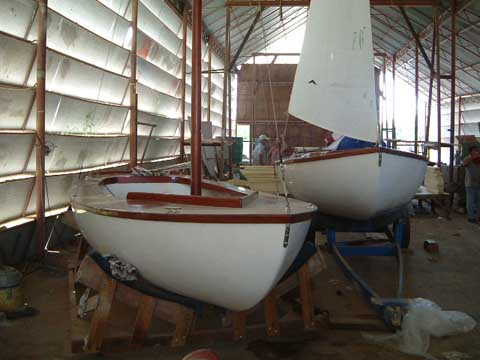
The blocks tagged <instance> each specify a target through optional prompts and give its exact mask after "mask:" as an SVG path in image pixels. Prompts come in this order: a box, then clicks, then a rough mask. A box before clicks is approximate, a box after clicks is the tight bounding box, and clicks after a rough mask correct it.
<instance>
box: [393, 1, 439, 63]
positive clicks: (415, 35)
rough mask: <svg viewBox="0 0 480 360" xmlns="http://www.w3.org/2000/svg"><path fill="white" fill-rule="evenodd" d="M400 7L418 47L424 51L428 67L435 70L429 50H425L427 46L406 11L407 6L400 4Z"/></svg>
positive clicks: (424, 58)
mask: <svg viewBox="0 0 480 360" xmlns="http://www.w3.org/2000/svg"><path fill="white" fill-rule="evenodd" d="M399 8H400V12H401V13H402V16H403V18H404V19H405V22H406V23H407V26H408V28H409V30H410V32H411V33H412V35H413V38H414V39H415V43H416V45H417V47H418V48H419V50H420V51H421V53H422V56H423V60H425V63H426V64H427V66H428V68H429V69H430V70H433V64H432V62H431V60H430V59H429V58H428V55H427V52H426V51H425V48H424V47H423V45H422V42H421V41H420V36H419V35H418V33H417V32H416V31H415V28H414V27H413V24H412V22H411V21H410V18H409V17H408V15H407V12H406V11H405V8H404V7H403V6H399Z"/></svg>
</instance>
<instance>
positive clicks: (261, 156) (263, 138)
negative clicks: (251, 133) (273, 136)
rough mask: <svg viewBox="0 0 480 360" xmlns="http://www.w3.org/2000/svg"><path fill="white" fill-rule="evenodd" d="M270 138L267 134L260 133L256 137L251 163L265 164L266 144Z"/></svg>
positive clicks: (266, 158)
mask: <svg viewBox="0 0 480 360" xmlns="http://www.w3.org/2000/svg"><path fill="white" fill-rule="evenodd" d="M269 140H270V139H269V138H268V137H267V135H264V134H262V135H260V136H259V137H258V142H257V145H255V149H254V150H253V165H267V164H268V156H267V144H268V141H269Z"/></svg>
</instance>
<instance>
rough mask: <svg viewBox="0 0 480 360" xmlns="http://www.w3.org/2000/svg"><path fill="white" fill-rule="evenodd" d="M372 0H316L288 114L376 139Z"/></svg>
mask: <svg viewBox="0 0 480 360" xmlns="http://www.w3.org/2000/svg"><path fill="white" fill-rule="evenodd" d="M373 61H374V57H373V44H372V27H371V19H370V1H369V0H354V1H352V0H335V1H332V0H312V2H311V5H310V12H309V15H308V22H307V28H306V32H305V40H304V44H303V50H302V54H301V56H300V63H299V64H298V68H297V73H296V76H295V83H294V86H293V92H292V96H291V99H290V107H289V113H290V114H291V115H293V116H295V117H297V118H300V119H302V120H305V121H307V122H309V123H311V124H314V125H317V126H320V127H322V128H324V129H328V130H331V131H333V132H337V133H341V134H343V135H347V136H350V137H353V138H356V139H361V140H365V141H371V142H376V141H377V113H376V97H375V80H374V66H373Z"/></svg>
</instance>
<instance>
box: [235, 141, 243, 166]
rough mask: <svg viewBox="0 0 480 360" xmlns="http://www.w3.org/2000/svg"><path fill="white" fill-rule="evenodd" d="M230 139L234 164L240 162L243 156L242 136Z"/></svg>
mask: <svg viewBox="0 0 480 360" xmlns="http://www.w3.org/2000/svg"><path fill="white" fill-rule="evenodd" d="M232 140H233V145H232V162H233V163H234V164H241V163H242V158H243V138H241V137H233V138H232Z"/></svg>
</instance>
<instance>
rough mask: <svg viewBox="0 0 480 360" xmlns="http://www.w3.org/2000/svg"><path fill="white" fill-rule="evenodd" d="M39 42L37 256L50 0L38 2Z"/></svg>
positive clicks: (42, 233)
mask: <svg viewBox="0 0 480 360" xmlns="http://www.w3.org/2000/svg"><path fill="white" fill-rule="evenodd" d="M38 10H39V16H38V42H37V121H36V166H35V174H36V178H35V181H36V185H37V202H36V206H37V208H36V215H37V229H36V230H37V244H38V250H37V252H38V253H37V255H38V256H39V257H43V255H44V252H45V244H46V243H45V240H46V224H45V70H46V63H47V26H46V24H47V12H48V0H39V1H38Z"/></svg>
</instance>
